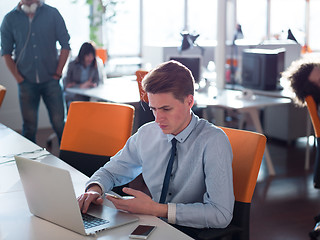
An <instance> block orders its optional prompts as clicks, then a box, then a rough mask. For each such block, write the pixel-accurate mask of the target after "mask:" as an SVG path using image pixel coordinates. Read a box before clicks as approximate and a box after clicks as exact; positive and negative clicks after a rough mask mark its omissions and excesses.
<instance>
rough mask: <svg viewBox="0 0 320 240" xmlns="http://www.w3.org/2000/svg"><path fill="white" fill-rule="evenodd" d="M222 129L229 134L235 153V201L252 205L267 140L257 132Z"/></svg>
mask: <svg viewBox="0 0 320 240" xmlns="http://www.w3.org/2000/svg"><path fill="white" fill-rule="evenodd" d="M221 128H222V130H223V131H224V132H225V133H226V134H227V136H228V138H229V141H230V144H231V147H232V152H233V162H232V168H233V187H234V194H235V199H236V201H239V202H245V203H251V199H252V195H253V192H254V188H255V186H256V181H257V177H258V173H259V169H260V165H261V161H262V157H263V154H264V149H265V145H266V141H267V139H266V137H265V136H264V135H263V134H260V133H256V132H250V131H245V130H239V129H232V128H226V127H221Z"/></svg>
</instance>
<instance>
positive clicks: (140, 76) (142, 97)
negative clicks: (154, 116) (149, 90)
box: [136, 70, 149, 103]
mask: <svg viewBox="0 0 320 240" xmlns="http://www.w3.org/2000/svg"><path fill="white" fill-rule="evenodd" d="M147 74H148V71H145V70H137V71H136V77H137V83H138V87H139V94H140V100H141V101H144V102H145V103H148V102H149V100H148V95H147V94H146V92H145V91H144V90H143V89H142V84H141V81H142V79H143V78H144V77H145V76H146V75H147Z"/></svg>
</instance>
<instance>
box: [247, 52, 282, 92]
mask: <svg viewBox="0 0 320 240" xmlns="http://www.w3.org/2000/svg"><path fill="white" fill-rule="evenodd" d="M284 54H285V49H284V48H278V49H257V48H255V49H244V50H243V52H242V74H241V77H242V86H243V87H245V88H251V89H259V90H269V91H271V90H276V89H277V85H278V82H279V79H280V76H281V72H283V71H284Z"/></svg>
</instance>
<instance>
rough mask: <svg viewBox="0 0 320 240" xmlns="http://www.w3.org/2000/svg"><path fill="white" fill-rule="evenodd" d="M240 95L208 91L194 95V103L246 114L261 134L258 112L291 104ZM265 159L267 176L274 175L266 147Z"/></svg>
mask: <svg viewBox="0 0 320 240" xmlns="http://www.w3.org/2000/svg"><path fill="white" fill-rule="evenodd" d="M241 94H242V93H241V91H235V90H221V91H218V94H217V95H212V94H211V93H210V90H209V93H208V92H206V93H196V95H195V99H196V103H197V104H198V105H200V106H207V107H220V108H224V109H232V110H237V111H238V112H241V113H246V114H248V115H249V117H250V118H251V120H252V122H253V124H254V127H255V129H256V131H257V132H259V133H262V134H263V129H262V126H261V122H260V118H259V110H260V109H261V108H264V107H267V106H272V105H280V104H289V103H291V100H290V99H288V98H274V97H268V96H260V95H254V97H253V98H252V99H245V98H243V97H242V96H241ZM240 128H242V124H240ZM265 158H266V161H267V166H268V171H269V174H270V175H275V170H274V167H273V163H272V160H271V156H270V153H269V150H268V148H267V146H266V149H265Z"/></svg>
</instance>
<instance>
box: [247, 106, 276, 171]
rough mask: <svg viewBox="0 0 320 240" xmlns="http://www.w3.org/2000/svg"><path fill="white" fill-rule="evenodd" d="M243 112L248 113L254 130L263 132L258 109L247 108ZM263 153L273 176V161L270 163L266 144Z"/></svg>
mask: <svg viewBox="0 0 320 240" xmlns="http://www.w3.org/2000/svg"><path fill="white" fill-rule="evenodd" d="M243 112H247V113H248V114H249V115H250V117H251V119H252V121H253V125H254V127H255V129H256V131H257V132H259V133H262V134H263V130H262V126H261V122H260V119H259V110H258V109H257V108H248V109H245V110H243ZM264 153H265V159H266V161H267V167H268V171H269V175H271V176H274V175H275V170H274V167H273V163H272V160H271V156H270V153H269V149H268V146H267V145H266V149H265V152H264Z"/></svg>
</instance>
